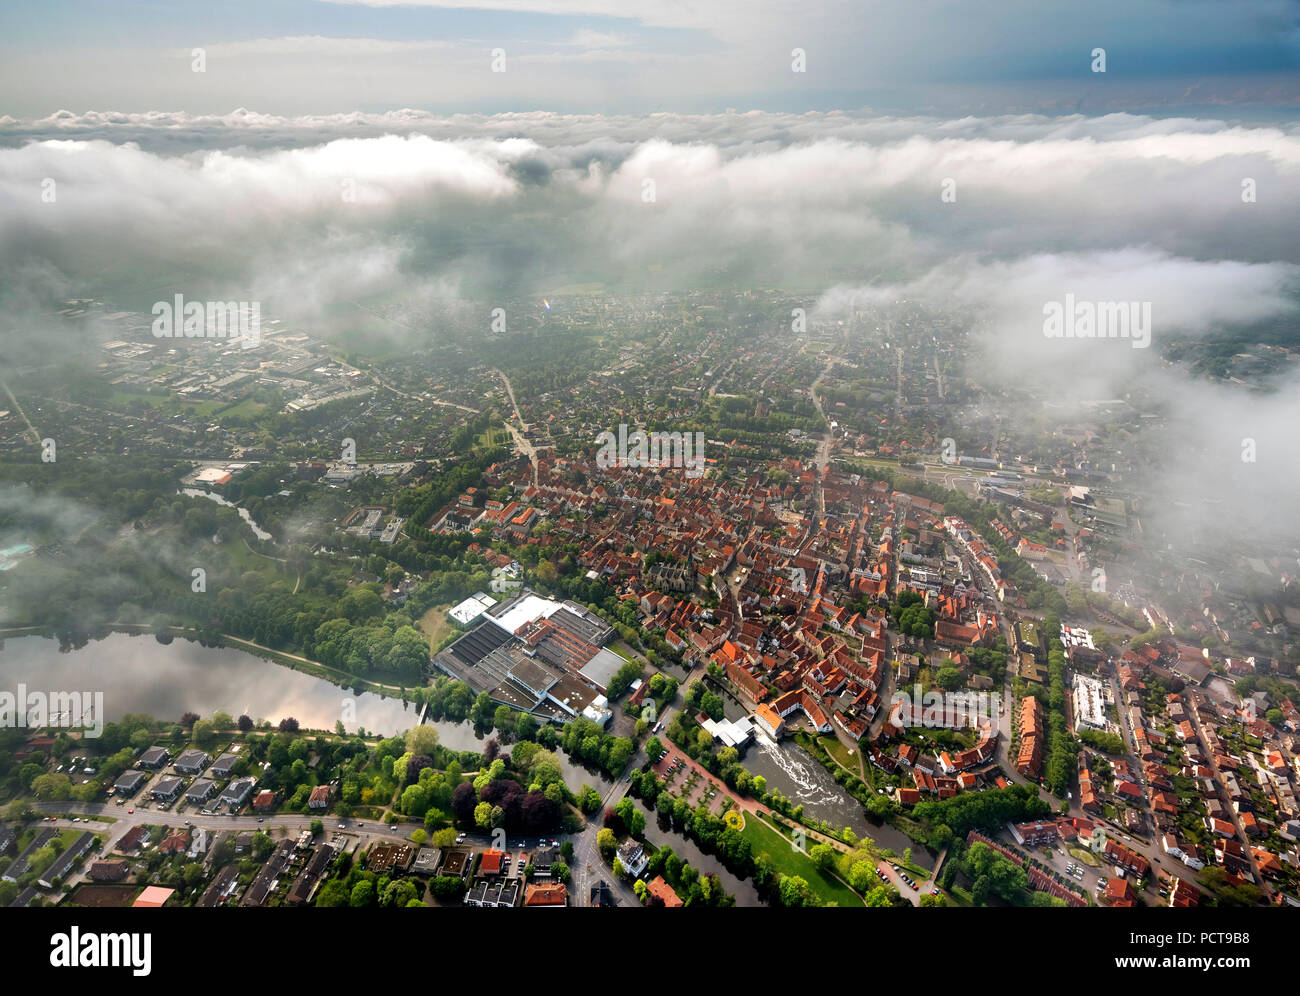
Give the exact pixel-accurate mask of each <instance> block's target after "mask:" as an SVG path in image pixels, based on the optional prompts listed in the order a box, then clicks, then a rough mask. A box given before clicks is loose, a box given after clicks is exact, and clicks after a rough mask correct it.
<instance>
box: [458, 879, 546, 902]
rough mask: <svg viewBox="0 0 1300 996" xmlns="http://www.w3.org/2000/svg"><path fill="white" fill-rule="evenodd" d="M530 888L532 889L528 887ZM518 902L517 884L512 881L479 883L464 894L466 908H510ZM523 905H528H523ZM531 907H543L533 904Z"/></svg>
mask: <svg viewBox="0 0 1300 996" xmlns="http://www.w3.org/2000/svg"><path fill="white" fill-rule="evenodd" d="M530 888H533V887H532V886H530ZM518 902H519V883H518V882H517V881H515V880H514V879H504V880H502V881H500V882H480V883H478V885H475V886H474V887H473V888H471V889H470V890H469V892H467V893H465V905H466V906H487V907H511V906H515V905H517V904H518ZM525 905H529V904H527V903H525ZM531 905H534V906H537V905H543V904H540V903H533V904H531Z"/></svg>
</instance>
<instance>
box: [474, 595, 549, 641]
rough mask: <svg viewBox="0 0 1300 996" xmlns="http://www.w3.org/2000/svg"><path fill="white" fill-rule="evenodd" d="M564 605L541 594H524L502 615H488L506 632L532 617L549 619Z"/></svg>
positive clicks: (512, 630)
mask: <svg viewBox="0 0 1300 996" xmlns="http://www.w3.org/2000/svg"><path fill="white" fill-rule="evenodd" d="M563 607H564V606H563V605H561V604H560V603H559V602H556V601H554V600H552V599H549V598H543V597H542V596H541V595H525V596H524V597H523V598H521V599H520V600H519V601H518V602H516V603H515V604H514V605H513V606H511V608H510V610H509V611H508V612H506V613H505V614H504V615H500V616H488V618H489V619H491V620H492V622H494V623H496V624H497V625H498V626H500V627H501V628H502V629H504V630H505V631H506V632H507V633H512V634H513V633H514V632H515V630H517V629H519V627H520V626H522V625H524V624H525V623H530V622H532V621H533V620H534V619H549V618H550V617H551V616H553V615H555V613H556V612H558V611H560V609H562V608H563Z"/></svg>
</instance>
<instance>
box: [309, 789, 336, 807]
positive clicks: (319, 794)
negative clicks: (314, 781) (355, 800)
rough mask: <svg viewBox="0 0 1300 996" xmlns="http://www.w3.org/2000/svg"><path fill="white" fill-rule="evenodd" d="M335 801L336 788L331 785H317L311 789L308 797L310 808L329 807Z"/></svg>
mask: <svg viewBox="0 0 1300 996" xmlns="http://www.w3.org/2000/svg"><path fill="white" fill-rule="evenodd" d="M333 801H334V788H333V787H332V786H330V785H317V786H316V787H315V788H314V789H312V790H311V795H310V796H309V797H308V799H307V808H308V809H329V808H330V803H331V802H333Z"/></svg>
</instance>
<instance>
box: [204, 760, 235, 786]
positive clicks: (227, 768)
mask: <svg viewBox="0 0 1300 996" xmlns="http://www.w3.org/2000/svg"><path fill="white" fill-rule="evenodd" d="M238 760H239V755H238V754H222V755H221V756H220V757H219V758H217V759H216V760H215V761H213V762H212V767H211V769H210V770H209V771H208V774H209V775H211V776H212V777H213V778H216V779H217V780H220V779H222V778H229V777H230V773H231V772H232V771H234V770H235V762H236V761H238Z"/></svg>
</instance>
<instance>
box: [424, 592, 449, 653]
mask: <svg viewBox="0 0 1300 996" xmlns="http://www.w3.org/2000/svg"><path fill="white" fill-rule="evenodd" d="M449 608H451V603H450V602H449V603H448V604H446V605H435V606H434V607H433V608H431V609H430V610H429V611H428V612H426V613H425V614H424V615H422V616H420V618H419V620H418V621H417V622H416V624H415V628H416V629H418V630H419V631H420V632H421V633H423V634H424V635H425V636H427V637H428V638H429V646H431V647H436V646H437V645H438V644H439V643H440V642H441V641H442V640H444V639H446V637H447V635H448V634H449V633H451V631H452V628H453V627H452V625H451V620H450V619H448V618H447V610H448V609H449Z"/></svg>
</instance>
